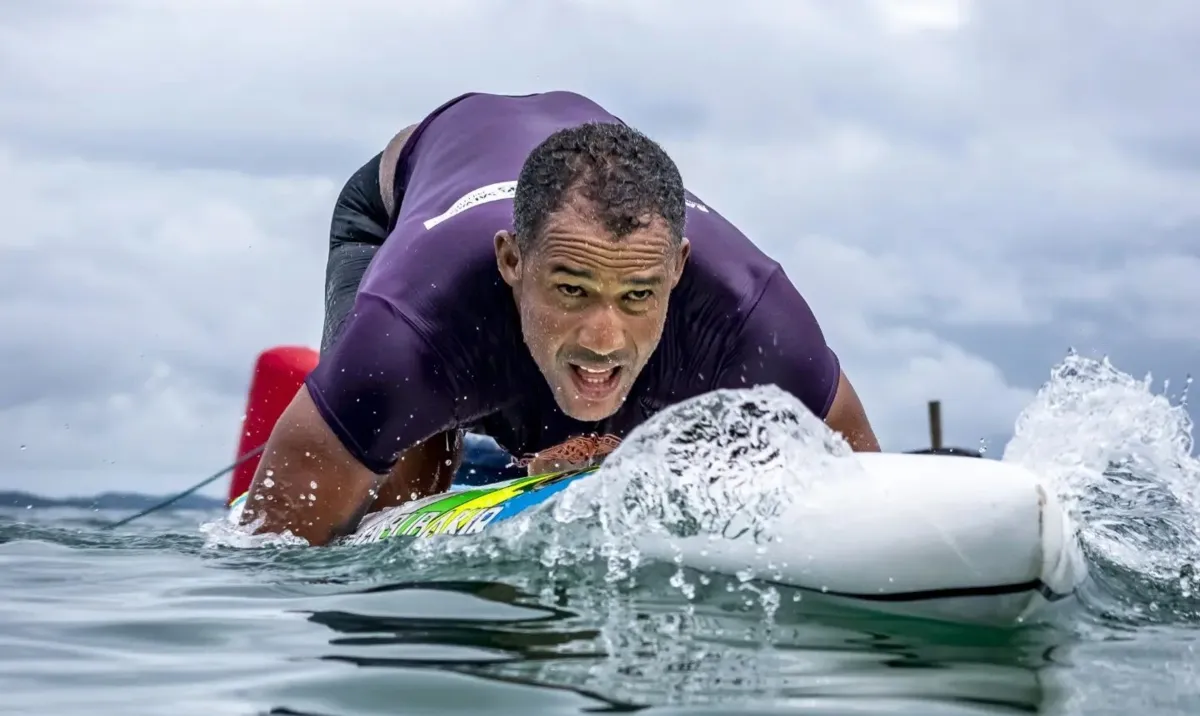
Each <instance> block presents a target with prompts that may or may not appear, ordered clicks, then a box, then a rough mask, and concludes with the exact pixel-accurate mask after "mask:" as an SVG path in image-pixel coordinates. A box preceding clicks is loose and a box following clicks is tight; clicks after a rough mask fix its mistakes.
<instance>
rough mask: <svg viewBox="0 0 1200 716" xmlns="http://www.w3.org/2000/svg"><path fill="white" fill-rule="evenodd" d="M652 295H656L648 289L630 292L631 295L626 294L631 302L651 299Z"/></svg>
mask: <svg viewBox="0 0 1200 716" xmlns="http://www.w3.org/2000/svg"><path fill="white" fill-rule="evenodd" d="M652 295H654V292H653V291H651V290H650V289H648V288H643V289H641V290H638V291H630V292H629V293H627V294H625V298H627V299H629V300H630V301H638V302H640V301H645V300H647V299H649V298H650V296H652Z"/></svg>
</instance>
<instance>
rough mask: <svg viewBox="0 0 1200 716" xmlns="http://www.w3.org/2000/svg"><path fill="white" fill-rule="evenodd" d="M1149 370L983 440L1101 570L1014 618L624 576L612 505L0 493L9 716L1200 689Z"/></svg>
mask: <svg viewBox="0 0 1200 716" xmlns="http://www.w3.org/2000/svg"><path fill="white" fill-rule="evenodd" d="M1160 392H1161V391H1160ZM1160 392H1155V391H1154V390H1152V387H1151V386H1150V385H1149V384H1147V383H1145V382H1143V381H1137V380H1133V379H1132V378H1130V377H1129V376H1126V375H1124V374H1122V373H1120V372H1119V371H1116V370H1115V369H1113V368H1111V366H1108V365H1107V364H1105V363H1099V362H1092V361H1083V360H1082V359H1074V358H1073V359H1069V360H1068V361H1066V362H1065V363H1064V364H1063V365H1061V366H1057V367H1056V369H1055V372H1054V374H1053V376H1052V378H1051V380H1050V381H1049V383H1048V384H1047V386H1046V387H1045V388H1044V389H1043V390H1042V392H1041V393H1040V394H1039V395H1038V397H1037V398H1036V399H1035V401H1034V402H1033V404H1031V405H1030V406H1029V407H1028V408H1027V409H1026V411H1025V412H1024V413H1023V414H1022V415H1021V418H1020V420H1019V421H1018V424H1017V426H1016V437H1014V439H1013V440H1012V442H1010V443H1009V444H1008V445H1007V446H1000V447H998V448H997V447H994V446H993V447H989V458H991V459H1004V460H1009V461H1014V462H1019V463H1021V464H1025V465H1027V466H1030V467H1032V468H1033V469H1036V470H1038V471H1039V472H1040V473H1041V474H1043V475H1044V476H1045V477H1046V479H1047V480H1048V482H1049V483H1050V484H1052V485H1053V486H1054V488H1055V489H1056V491H1057V492H1058V494H1059V496H1060V497H1061V498H1062V499H1063V500H1064V501H1065V502H1066V503H1067V504H1068V505H1069V506H1070V508H1071V512H1072V515H1073V518H1074V519H1076V520H1077V521H1078V524H1079V528H1080V534H1081V537H1082V540H1083V543H1084V545H1085V549H1086V552H1087V555H1088V558H1089V560H1090V562H1091V570H1092V580H1091V581H1090V582H1089V584H1088V585H1087V588H1086V589H1085V590H1084V591H1083V593H1082V594H1081V595H1080V598H1079V600H1078V603H1077V604H1076V605H1074V606H1072V607H1071V609H1070V610H1069V612H1068V613H1066V614H1065V615H1063V616H1061V617H1060V618H1058V619H1056V620H1055V621H1053V622H1050V623H1030V624H1026V625H1022V626H1020V627H1014V628H1012V629H1003V630H1000V629H983V628H964V627H959V626H947V625H936V624H932V623H926V622H917V621H913V620H903V619H897V618H889V617H885V616H880V615H877V614H871V613H864V612H854V611H850V610H835V609H833V608H830V607H823V606H820V605H814V604H812V603H810V600H805V599H800V600H799V601H797V600H796V595H789V594H787V593H786V592H780V591H778V590H773V589H769V588H765V587H763V586H762V585H756V584H754V583H753V582H752V581H750V582H744V581H742V580H739V579H737V578H734V577H731V578H730V579H728V580H719V579H712V580H698V579H697V578H696V577H695V576H688V575H686V574H684V573H682V572H680V570H679V569H678V568H677V567H676V566H675V565H672V564H654V563H641V564H637V565H634V566H631V567H628V568H626V569H624V570H623V571H621V570H619V571H620V573H619V574H617V575H615V576H614V569H615V567H614V560H613V555H612V553H611V552H607V553H606V552H604V551H603V550H596V549H593V547H594V546H595V545H596V544H598V543H603V542H604V541H605V540H606V539H608V538H610V537H611V536H612V535H611V531H612V530H613V529H615V528H614V527H613V526H612V525H611V524H595V523H586V522H581V523H578V524H572V523H562V522H559V521H556V520H555V519H553V518H551V517H550V516H549V515H542V516H541V517H542V518H544V519H543V520H542V523H541V524H538V525H537V526H536V529H531V530H529V531H528V532H527V533H526V534H525V536H524V537H522V538H521V539H507V540H493V541H486V540H463V539H460V540H458V542H457V543H455V544H451V543H450V542H442V543H437V542H432V543H429V546H426V547H425V548H420V549H418V548H415V547H414V545H413V544H406V543H403V542H394V543H388V544H376V545H367V546H358V547H349V546H341V547H329V548H321V549H312V548H307V547H304V546H300V545H294V544H288V543H287V541H286V540H278V539H276V540H271V539H263V538H250V537H248V536H246V535H244V534H240V533H237V532H236V531H235V530H232V529H230V528H228V527H226V526H224V525H222V524H221V521H220V515H219V514H218V513H211V512H189V511H175V512H161V513H155V514H152V515H149V516H147V517H145V518H143V519H141V520H138V521H135V522H132V523H130V524H129V525H126V526H124V527H120V528H118V529H116V530H109V529H106V525H108V524H110V523H112V522H114V521H116V520H118V519H120V518H121V517H124V516H126V515H128V514H129V512H119V511H91V510H81V509H52V508H43V509H13V508H5V509H2V510H0V714H4V715H8V714H53V715H55V716H60V715H61V716H66V715H69V714H89V715H91V716H101V715H108V714H112V715H113V716H118V715H119V716H135V715H138V714H156V715H159V714H171V715H172V716H190V715H192V714H196V715H200V714H203V715H205V716H217V715H224V714H230V715H233V714H238V715H243V714H245V715H250V714H281V715H282V714H292V715H299V714H306V715H311V716H351V715H360V714H362V715H365V714H452V713H471V714H475V713H481V712H482V713H489V714H514V715H516V714H529V713H537V714H582V713H594V712H628V711H643V712H644V713H647V714H718V713H722V714H723V713H739V714H760V713H761V714H776V713H779V714H783V713H814V714H815V713H819V714H876V713H880V714H882V713H887V714H932V715H936V714H1006V713H1047V714H1089V715H1090V714H1113V715H1114V716H1116V715H1122V716H1123V715H1124V714H1128V713H1132V712H1138V713H1150V714H1194V713H1200V648H1198V647H1197V643H1198V640H1200V594H1197V593H1196V592H1195V591H1193V589H1194V585H1193V581H1192V575H1193V569H1194V566H1195V565H1196V562H1197V560H1198V556H1200V529H1197V524H1200V510H1198V509H1197V506H1198V504H1200V502H1198V500H1197V498H1198V494H1197V484H1198V477H1200V465H1198V464H1197V463H1196V461H1195V459H1194V458H1193V457H1192V456H1191V443H1190V430H1191V425H1190V424H1189V423H1188V422H1187V417H1186V414H1185V413H1184V412H1183V411H1182V410H1180V409H1179V408H1178V407H1177V405H1176V403H1177V402H1178V396H1172V397H1171V398H1170V399H1168V398H1167V397H1164V395H1162V394H1160ZM769 413H770V411H766V413H765V414H764V413H760V414H758V415H756V416H755V420H758V421H759V423H758V424H757V427H756V428H755V429H754V430H752V431H750V433H752V434H742V436H741V438H742V439H746V440H749V441H750V442H752V443H754V444H755V445H757V446H758V448H760V449H770V450H774V451H776V452H777V453H778V451H780V450H782V451H783V454H786V455H789V456H791V457H790V459H792V460H796V458H795V456H796V455H799V454H803V452H804V451H806V450H807V451H811V452H812V454H813V456H814V457H813V459H812V461H811V463H813V464H815V463H816V462H819V453H820V452H821V451H823V450H827V449H828V446H827V442H828V441H827V440H825V439H823V438H821V439H805V438H803V437H802V436H801V437H797V433H796V432H795V426H792V427H791V428H787V427H780V421H778V420H772V415H771V414H769ZM678 419H679V420H687V419H694V416H691V417H689V416H688V415H680V416H678ZM789 441H790V442H789ZM643 442H644V441H643ZM706 442H711V441H706ZM631 443H633V444H631V445H629V446H628V447H629V449H631V450H633V449H639V446H638V444H637V441H631ZM785 444H786V445H785ZM781 446H782V447H781ZM708 447H709V448H711V445H709V446H708ZM744 447H745V446H744V445H743V446H742V448H744ZM625 449H626V446H623V447H622V450H625ZM641 449H646V451H647V457H646V460H652V459H655V460H661V459H662V455H663V453H662V451H659V452H657V453H655V454H654V455H651V454H650V453H654V451H653V450H650V449H649V448H645V447H643V448H641ZM746 453H747V451H746V450H745V449H738V446H737V445H733V446H731V447H730V449H729V450H728V455H729V461H728V463H727V464H726V466H725V467H726V468H727V471H729V472H730V474H733V473H735V472H736V469H737V468H738V465H737V461H738V460H742V459H753V458H752V457H751V458H747V457H746ZM802 462H803V461H802ZM692 469H700V467H699V466H692ZM746 469H747V470H750V469H752V468H751V466H749V465H747V466H746ZM208 471H209V470H208V466H205V467H204V468H203V469H198V470H197V472H198V474H203V473H205V472H208ZM803 472H804V471H803V470H801V469H800V468H797V470H796V474H797V477H795V478H794V479H795V482H794V483H782V482H779V481H778V480H777V481H775V482H773V483H771V484H766V485H763V486H762V489H763V490H764V492H771V491H775V494H773V495H772V496H771V497H772V499H782V498H781V495H784V498H785V497H786V493H787V492H788V491H793V492H794V491H797V490H802V489H803V488H804V485H805V484H807V483H806V482H805V480H811V479H819V476H817V477H816V478H814V477H813V475H801V473H803ZM670 474H671V473H670V471H665V472H664V473H663V475H664V477H663V478H662V480H663V483H664V484H662V485H660V486H658V487H657V488H656V487H655V486H654V485H651V484H647V486H646V488H645V489H646V490H647V491H649V492H652V491H653V490H655V489H661V490H663V491H664V492H663V494H669V490H670V484H669V483H670V480H671V479H672V478H671V477H670ZM789 479H791V478H789ZM709 507H710V508H711V507H712V505H710V506H709ZM718 507H720V506H718ZM727 507H729V509H732V506H727ZM447 539H449V540H453V539H454V538H447ZM456 545H457V546H456Z"/></svg>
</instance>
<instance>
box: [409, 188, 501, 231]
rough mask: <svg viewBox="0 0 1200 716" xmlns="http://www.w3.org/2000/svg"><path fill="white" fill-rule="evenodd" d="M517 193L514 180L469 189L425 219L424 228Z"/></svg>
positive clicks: (427, 228)
mask: <svg viewBox="0 0 1200 716" xmlns="http://www.w3.org/2000/svg"><path fill="white" fill-rule="evenodd" d="M516 193H517V183H516V182H515V181H502V182H497V183H495V184H488V185H487V186H481V187H479V188H478V189H475V190H474V191H471V192H469V193H467V194H465V195H464V196H462V197H461V198H460V199H459V200H458V201H456V202H454V203H453V204H451V205H450V208H449V209H446V210H445V211H443V212H442V213H440V214H438V215H437V216H435V217H433V218H432V219H426V220H425V230H426V231H428V230H429V229H432V228H433V227H435V226H437V225H438V224H440V223H442V222H443V221H445V220H446V219H449V218H451V217H453V216H455V215H457V214H461V213H462V212H464V211H466V210H467V209H470V208H471V207H473V206H479V205H480V204H486V203H488V202H490V201H499V200H501V199H511V198H513V196H514V195H516Z"/></svg>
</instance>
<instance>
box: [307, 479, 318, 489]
mask: <svg viewBox="0 0 1200 716" xmlns="http://www.w3.org/2000/svg"><path fill="white" fill-rule="evenodd" d="M308 486H309V487H311V488H312V489H314V490H315V489H317V481H316V480H313V481H312V482H309V483H308Z"/></svg>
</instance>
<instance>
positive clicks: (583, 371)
mask: <svg viewBox="0 0 1200 716" xmlns="http://www.w3.org/2000/svg"><path fill="white" fill-rule="evenodd" d="M575 369H576V370H577V371H578V372H579V377H580V378H582V379H583V382H585V383H595V384H597V385H600V384H603V383H607V382H608V379H609V378H611V377H612V374H613V371H614V370H616V369H615V368H607V369H600V370H597V369H595V368H585V367H583V366H581V365H577V366H575Z"/></svg>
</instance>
